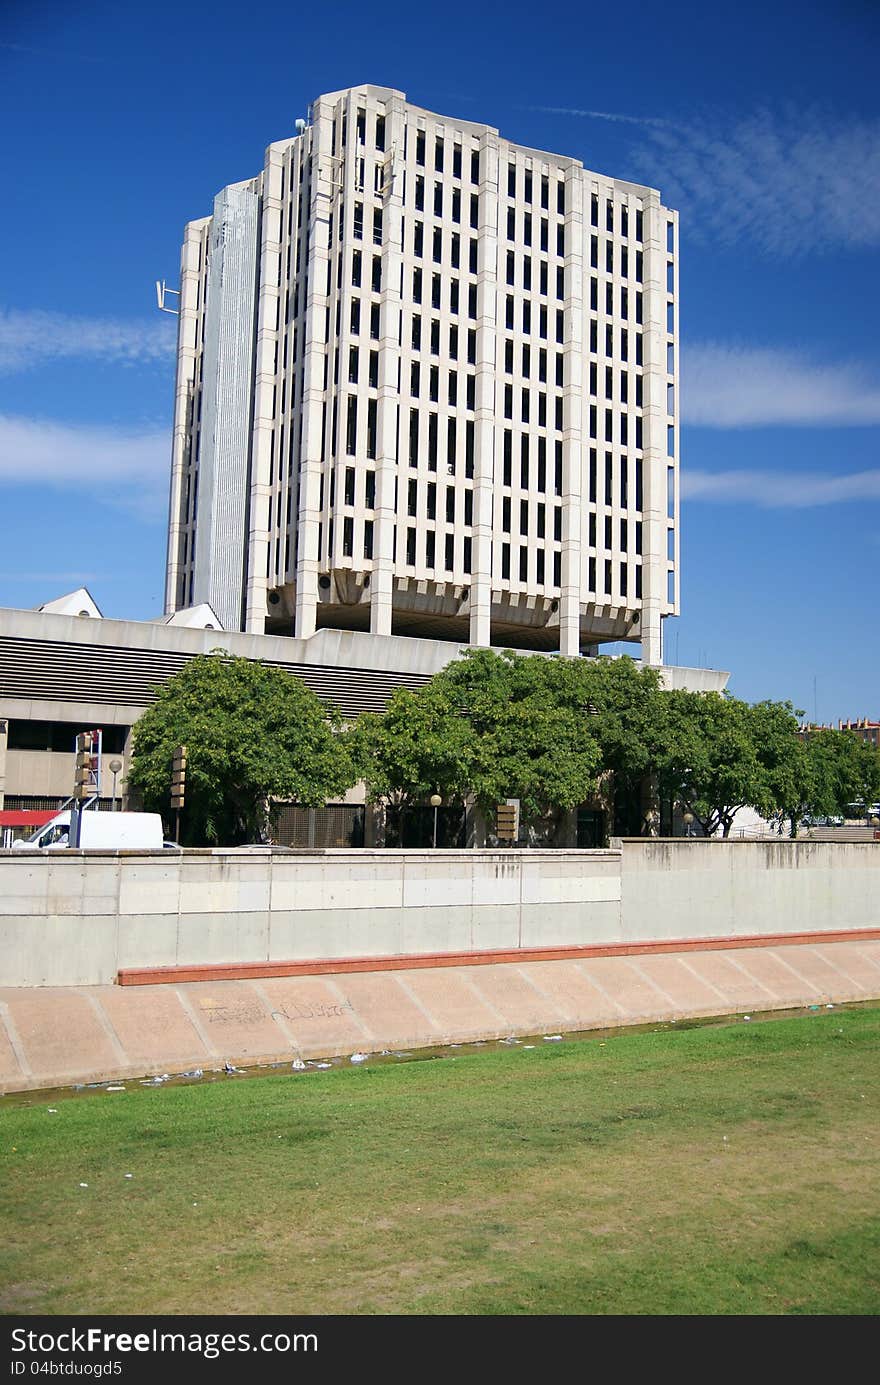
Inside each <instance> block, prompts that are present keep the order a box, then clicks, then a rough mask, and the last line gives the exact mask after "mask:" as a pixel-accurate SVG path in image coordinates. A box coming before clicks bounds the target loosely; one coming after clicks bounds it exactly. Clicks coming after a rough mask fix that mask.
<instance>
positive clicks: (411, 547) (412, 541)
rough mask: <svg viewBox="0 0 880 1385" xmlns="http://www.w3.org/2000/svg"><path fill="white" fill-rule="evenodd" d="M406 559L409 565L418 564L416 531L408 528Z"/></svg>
mask: <svg viewBox="0 0 880 1385" xmlns="http://www.w3.org/2000/svg"><path fill="white" fill-rule="evenodd" d="M406 561H407V565H408V566H409V567H415V565H416V531H415V529H407V531H406Z"/></svg>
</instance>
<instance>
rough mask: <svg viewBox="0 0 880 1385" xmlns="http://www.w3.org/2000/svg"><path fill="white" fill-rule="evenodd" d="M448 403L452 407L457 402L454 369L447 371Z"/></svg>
mask: <svg viewBox="0 0 880 1385" xmlns="http://www.w3.org/2000/svg"><path fill="white" fill-rule="evenodd" d="M448 397H449V403H450V406H451V407H454V406H455V405H456V404H457V403H458V376H457V375H456V373H455V371H454V370H450V372H449V396H448Z"/></svg>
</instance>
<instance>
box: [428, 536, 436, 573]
mask: <svg viewBox="0 0 880 1385" xmlns="http://www.w3.org/2000/svg"><path fill="white" fill-rule="evenodd" d="M435 545H436V537H435V534H434V531H433V529H432V530H430V531H429V532H428V533H427V534H426V535H425V567H433V566H434V557H435V551H436V548H435Z"/></svg>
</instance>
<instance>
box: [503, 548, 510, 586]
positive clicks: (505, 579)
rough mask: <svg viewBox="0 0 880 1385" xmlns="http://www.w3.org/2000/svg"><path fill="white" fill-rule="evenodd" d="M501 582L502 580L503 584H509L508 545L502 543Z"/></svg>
mask: <svg viewBox="0 0 880 1385" xmlns="http://www.w3.org/2000/svg"><path fill="white" fill-rule="evenodd" d="M501 580H502V581H503V582H509V581H510V544H509V543H503V544H502V545H501Z"/></svg>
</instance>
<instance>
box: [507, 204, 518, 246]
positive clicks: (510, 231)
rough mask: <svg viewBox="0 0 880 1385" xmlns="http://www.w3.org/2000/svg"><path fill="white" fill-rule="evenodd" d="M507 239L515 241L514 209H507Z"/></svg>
mask: <svg viewBox="0 0 880 1385" xmlns="http://www.w3.org/2000/svg"><path fill="white" fill-rule="evenodd" d="M507 239H508V240H516V209H515V208H514V207H508V208H507Z"/></svg>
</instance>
